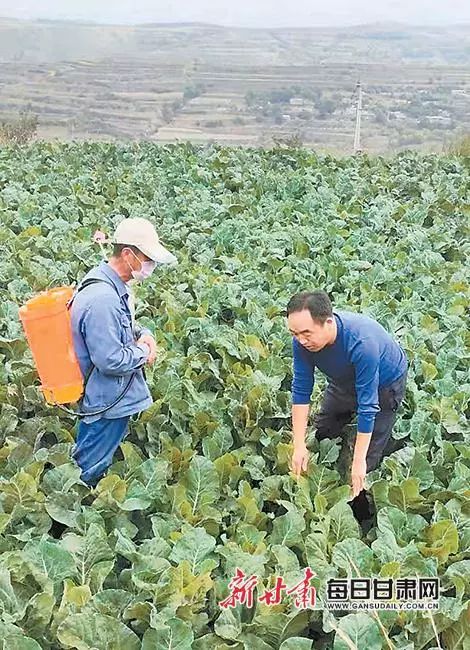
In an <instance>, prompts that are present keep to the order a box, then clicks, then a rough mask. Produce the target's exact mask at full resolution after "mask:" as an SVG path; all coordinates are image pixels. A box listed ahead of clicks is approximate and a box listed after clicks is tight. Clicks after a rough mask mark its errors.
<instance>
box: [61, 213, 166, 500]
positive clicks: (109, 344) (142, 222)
mask: <svg viewBox="0 0 470 650" xmlns="http://www.w3.org/2000/svg"><path fill="white" fill-rule="evenodd" d="M113 243H114V250H113V255H112V257H111V258H110V259H109V261H107V262H106V261H103V262H101V263H100V264H99V265H98V266H97V267H95V268H93V269H92V270H91V271H89V272H88V273H87V275H86V276H85V277H84V278H83V280H82V282H81V283H80V285H79V286H78V288H77V291H76V292H75V295H74V297H73V302H72V304H71V311H70V313H71V321H72V333H73V340H74V347H75V351H76V354H77V358H78V362H79V364H80V368H81V370H82V373H83V375H84V377H85V378H86V381H85V391H84V396H83V398H82V403H81V411H82V412H83V413H87V414H88V415H86V416H85V417H83V419H81V420H80V422H79V425H78V433H77V438H76V442H75V445H74V448H73V451H72V457H73V458H74V460H75V461H76V462H77V464H78V466H79V467H80V469H81V470H82V472H81V478H82V480H83V481H84V482H85V483H87V484H88V485H90V486H91V487H94V486H96V484H97V483H98V481H99V480H100V478H102V476H103V475H104V474H105V472H106V470H107V469H108V468H109V466H110V465H111V463H112V460H113V456H114V453H115V451H116V450H117V448H118V447H119V445H120V444H121V442H122V440H123V439H124V437H125V435H126V434H127V429H128V424H129V419H130V417H131V416H132V415H135V414H137V413H140V412H141V411H143V410H145V409H147V408H148V407H149V406H150V405H151V404H152V398H151V395H150V391H149V389H148V386H147V384H146V381H145V377H144V372H143V366H144V365H145V364H146V363H147V364H152V363H153V362H154V361H155V356H156V343H155V340H154V338H153V336H152V334H151V332H150V331H149V330H146V329H143V328H140V327H139V326H137V325H136V324H135V321H134V313H133V303H132V300H131V295H132V293H131V291H130V287H129V286H128V283H129V282H130V281H132V280H134V281H143V280H145V279H147V278H149V277H150V276H151V274H152V272H153V271H154V269H155V267H156V266H157V264H172V263H174V262H176V258H175V257H174V255H172V254H171V253H170V252H169V251H168V250H166V248H164V246H162V244H161V243H160V241H159V238H158V235H157V232H156V230H155V227H154V226H153V224H152V223H151V222H150V221H148V220H147V219H142V218H134V219H124V220H123V221H122V222H121V223H120V224H119V225H118V227H117V229H116V232H115V235H114V238H113Z"/></svg>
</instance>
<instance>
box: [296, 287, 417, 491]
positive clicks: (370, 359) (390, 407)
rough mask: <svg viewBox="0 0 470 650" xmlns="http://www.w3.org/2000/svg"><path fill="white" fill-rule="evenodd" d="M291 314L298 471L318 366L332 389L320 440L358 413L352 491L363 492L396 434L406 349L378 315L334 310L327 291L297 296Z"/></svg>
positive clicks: (321, 415) (319, 425) (318, 421)
mask: <svg viewBox="0 0 470 650" xmlns="http://www.w3.org/2000/svg"><path fill="white" fill-rule="evenodd" d="M287 317H288V326H289V330H290V332H291V333H292V335H293V355H294V372H293V382H292V426H293V438H294V453H293V457H292V468H293V471H294V472H295V473H296V475H299V474H300V472H301V471H302V469H303V470H306V469H307V461H308V450H307V447H306V445H305V434H306V430H307V424H308V416H309V404H310V397H311V393H312V389H313V385H314V371H315V368H318V369H319V370H321V371H322V372H323V373H324V374H326V376H327V377H328V386H327V388H326V391H325V394H324V396H323V402H322V405H321V407H320V411H319V412H318V413H317V415H316V417H315V427H316V437H317V439H319V440H321V439H323V438H336V437H338V436H341V435H342V433H343V429H344V427H345V425H346V424H348V423H349V422H350V421H351V420H352V418H353V415H354V414H355V413H357V435H356V440H355V446H354V457H353V462H352V467H351V483H352V496H353V497H358V496H359V495H360V493H361V492H362V490H363V488H364V479H365V476H366V473H367V472H368V471H371V470H372V469H375V468H376V467H377V465H378V464H379V462H380V460H381V458H382V456H383V453H384V451H385V447H386V446H387V443H388V442H389V440H390V437H391V434H392V428H393V425H394V423H395V421H396V417H397V409H398V407H399V406H400V404H401V402H402V400H403V397H404V394H405V387H406V376H407V365H408V364H407V359H406V356H405V353H404V351H403V350H402V348H401V347H400V346H399V345H398V343H397V342H396V341H395V340H394V339H393V338H392V336H390V334H388V332H387V331H386V330H385V329H384V328H383V327H382V326H381V325H380V324H379V323H377V322H376V321H375V320H373V319H372V318H368V317H367V316H364V315H362V314H355V313H352V312H347V311H337V310H335V311H333V307H332V305H331V302H330V299H329V297H328V295H327V294H326V293H325V292H324V291H314V292H303V293H299V294H296V295H295V296H293V297H292V298H291V300H290V302H289V304H288V307H287ZM363 496H364V495H363Z"/></svg>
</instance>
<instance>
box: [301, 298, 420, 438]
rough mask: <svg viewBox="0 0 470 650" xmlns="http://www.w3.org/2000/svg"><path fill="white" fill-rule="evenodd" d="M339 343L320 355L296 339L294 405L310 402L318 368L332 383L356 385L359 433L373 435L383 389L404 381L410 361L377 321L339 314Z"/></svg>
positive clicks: (321, 351) (325, 349) (348, 314)
mask: <svg viewBox="0 0 470 650" xmlns="http://www.w3.org/2000/svg"><path fill="white" fill-rule="evenodd" d="M334 317H335V319H336V324H337V327H338V333H337V336H336V340H335V341H334V343H332V344H331V345H328V346H326V347H325V348H323V350H320V351H319V352H310V350H307V349H306V348H304V347H303V346H302V345H301V344H300V343H299V341H298V340H297V339H296V338H295V337H294V339H293V357H294V372H293V381H292V403H293V404H308V403H309V402H310V398H311V394H312V390H313V386H314V375H315V368H318V369H319V370H321V371H322V372H323V373H324V374H325V375H326V376H327V377H328V378H329V380H330V381H334V382H335V383H338V384H343V385H354V386H355V389H356V396H357V405H358V407H357V414H358V423H357V426H358V431H360V432H361V433H372V431H373V428H374V421H375V416H376V414H377V413H378V412H379V411H380V406H379V389H380V388H382V387H383V386H387V385H388V384H391V383H392V382H394V381H395V380H396V379H398V378H399V377H401V376H402V375H403V373H404V372H405V371H406V368H407V365H408V363H407V359H406V355H405V353H404V351H403V350H402V348H401V347H400V345H399V344H398V343H397V342H396V341H395V340H394V339H393V337H392V336H391V335H390V334H389V333H388V332H387V331H386V330H385V329H384V328H383V327H382V325H380V324H379V323H377V321H375V320H373V319H372V318H369V317H368V316H363V315H362V314H355V313H352V312H347V311H335V312H334Z"/></svg>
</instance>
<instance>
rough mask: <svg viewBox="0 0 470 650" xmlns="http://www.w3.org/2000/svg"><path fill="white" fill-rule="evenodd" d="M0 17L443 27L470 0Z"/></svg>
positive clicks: (183, 4) (8, 2) (87, 7)
mask: <svg viewBox="0 0 470 650" xmlns="http://www.w3.org/2000/svg"><path fill="white" fill-rule="evenodd" d="M0 16H4V17H14V18H49V19H70V20H90V21H96V22H110V23H125V24H129V23H140V22H163V23H167V22H208V23H214V24H220V25H236V26H242V27H307V26H308V27H310V26H312V27H314V26H325V25H332V26H340V25H357V24H361V23H373V22H385V21H386V22H389V21H393V22H402V23H409V24H416V25H419V24H424V25H442V24H457V23H469V24H470V0H434V1H430V0H327V1H325V0H289V1H287V2H286V0H0Z"/></svg>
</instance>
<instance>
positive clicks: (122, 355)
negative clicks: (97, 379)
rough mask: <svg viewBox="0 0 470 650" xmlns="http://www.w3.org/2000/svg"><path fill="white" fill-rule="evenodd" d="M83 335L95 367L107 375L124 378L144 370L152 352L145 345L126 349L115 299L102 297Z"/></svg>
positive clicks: (89, 313) (90, 311)
mask: <svg viewBox="0 0 470 650" xmlns="http://www.w3.org/2000/svg"><path fill="white" fill-rule="evenodd" d="M81 327H82V334H83V337H84V339H85V343H86V346H87V348H88V353H89V355H90V359H91V361H92V363H93V364H94V365H95V366H96V367H97V368H98V370H99V371H100V372H102V373H103V374H107V375H125V374H127V373H129V372H132V371H133V370H135V369H136V368H138V367H139V366H142V365H143V364H144V363H145V362H146V360H147V358H148V356H149V354H150V352H151V350H150V346H149V345H147V344H146V343H132V344H130V345H123V343H122V341H121V330H122V323H121V310H120V305H119V303H118V301H117V300H116V297H115V296H111V295H103V296H100V298H99V300H96V301H94V302H93V303H92V304H91V305H90V307H89V308H88V309H87V311H86V313H85V314H84V317H83V320H82V324H81Z"/></svg>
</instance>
